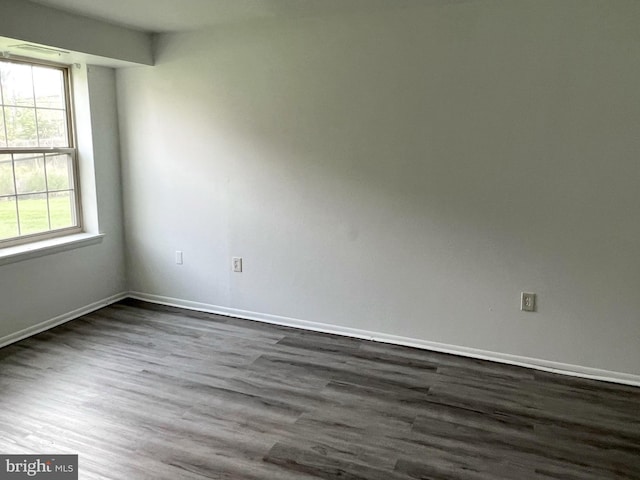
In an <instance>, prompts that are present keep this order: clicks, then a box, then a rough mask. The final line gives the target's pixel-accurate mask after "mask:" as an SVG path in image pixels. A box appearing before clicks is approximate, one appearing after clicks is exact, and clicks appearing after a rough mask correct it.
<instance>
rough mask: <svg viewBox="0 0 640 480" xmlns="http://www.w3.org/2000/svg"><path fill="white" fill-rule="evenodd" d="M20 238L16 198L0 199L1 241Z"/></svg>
mask: <svg viewBox="0 0 640 480" xmlns="http://www.w3.org/2000/svg"><path fill="white" fill-rule="evenodd" d="M17 236H18V213H17V211H16V197H5V198H0V240H5V239H7V238H12V237H17Z"/></svg>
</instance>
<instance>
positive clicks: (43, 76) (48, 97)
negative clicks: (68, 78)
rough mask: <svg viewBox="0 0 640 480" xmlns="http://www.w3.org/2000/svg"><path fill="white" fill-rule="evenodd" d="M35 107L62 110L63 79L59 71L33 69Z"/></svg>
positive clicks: (63, 105)
mask: <svg viewBox="0 0 640 480" xmlns="http://www.w3.org/2000/svg"><path fill="white" fill-rule="evenodd" d="M33 88H34V90H35V92H36V106H38V107H50V108H59V109H64V108H65V104H64V79H63V77H62V72H61V71H60V70H55V69H52V68H45V67H33Z"/></svg>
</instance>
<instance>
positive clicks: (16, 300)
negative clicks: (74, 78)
mask: <svg viewBox="0 0 640 480" xmlns="http://www.w3.org/2000/svg"><path fill="white" fill-rule="evenodd" d="M83 68H85V67H83ZM76 74H77V75H78V76H80V77H85V78H86V79H87V80H86V81H83V80H82V78H81V80H80V82H79V83H80V85H77V87H79V86H81V85H84V87H85V88H84V90H85V91H84V92H76V93H78V95H80V96H82V95H83V94H84V95H85V97H87V96H88V98H83V99H81V103H82V104H83V105H85V106H87V107H88V106H89V104H90V112H87V113H89V122H90V128H86V127H87V126H86V125H81V126H80V127H81V129H82V130H83V131H85V132H89V134H90V135H91V132H93V134H92V142H93V144H92V146H91V142H88V143H89V144H90V149H92V151H91V152H89V154H91V155H92V156H93V168H91V169H90V172H87V171H84V172H82V173H83V179H86V180H89V175H91V176H94V178H93V179H91V180H93V182H89V181H85V184H84V187H86V188H85V189H84V193H85V195H86V196H87V197H89V196H90V195H92V196H93V199H94V201H93V203H94V204H95V203H96V200H95V199H96V198H97V214H98V218H97V219H98V221H99V227H98V225H94V227H95V228H96V229H98V228H99V230H100V231H101V232H102V233H104V239H103V241H102V242H101V243H100V244H97V245H91V246H86V247H82V248H78V249H74V250H70V251H65V252H60V253H56V254H53V255H47V256H42V257H39V258H34V259H30V260H25V261H21V262H18V263H12V264H8V265H2V266H0V339H3V337H7V336H9V335H15V334H16V333H17V332H20V331H22V330H25V329H29V328H32V327H34V326H37V325H38V324H40V323H42V322H45V321H48V320H51V319H53V318H54V317H57V316H61V315H65V314H68V313H69V312H72V311H74V310H77V309H82V308H84V307H86V306H87V305H90V304H93V303H95V302H100V301H102V300H103V299H106V298H108V297H111V296H113V295H117V294H121V293H123V292H126V290H127V285H126V272H125V263H124V245H123V241H124V234H123V220H122V192H121V181H120V162H119V152H118V150H119V149H118V144H119V141H118V126H117V111H116V97H115V91H116V90H115V71H114V70H112V69H109V68H104V67H89V70H88V72H87V71H86V70H85V71H84V72H77V73H76ZM87 100H88V102H87ZM83 142H84V144H87V139H86V138H85V139H83ZM92 183H93V185H92ZM81 187H82V185H81ZM86 200H87V203H89V200H90V199H89V198H87V199H86Z"/></svg>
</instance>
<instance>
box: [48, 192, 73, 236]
mask: <svg viewBox="0 0 640 480" xmlns="http://www.w3.org/2000/svg"><path fill="white" fill-rule="evenodd" d="M73 197H74V195H73V192H55V193H50V194H49V212H50V215H51V228H52V229H58V228H67V227H74V226H75V225H76V215H75V208H74V206H75V202H74V199H73Z"/></svg>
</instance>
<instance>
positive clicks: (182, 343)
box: [0, 300, 640, 480]
mask: <svg viewBox="0 0 640 480" xmlns="http://www.w3.org/2000/svg"><path fill="white" fill-rule="evenodd" d="M0 453H5V454H8V453H20V454H28V453H58V454H63V453H73V454H79V460H80V478H81V479H131V480H137V479H194V480H195V479H204V478H215V479H241V480H244V479H248V480H258V479H269V480H272V479H283V480H289V479H301V480H305V479H342V480H356V479H357V480H360V479H369V480H375V479H383V480H411V479H430V480H489V479H491V480H493V479H516V480H527V479H539V480H549V479H564V480H574V479H575V480H603V479H640V389H638V388H634V387H629V386H622V385H615V384H609V383H603V382H596V381H591V380H583V379H575V378H570V377H564V376H559V375H554V374H549V373H543V372H538V371H533V370H529V369H525V368H519V367H511V366H505V365H500V364H494V363H491V362H484V361H479V360H473V359H467V358H461V357H456V356H452V355H444V354H439V353H434V352H428V351H421V350H415V349H411V348H405V347H399V346H392V345H385V344H380V343H374V342H369V341H365V340H357V339H350V338H345V337H339V336H333V335H325V334H319V333H313V332H308V331H302V330H296V329H290V328H284V327H278V326H272V325H265V324H261V323H257V322H250V321H246V320H239V319H234V318H228V317H221V316H216V315H210V314H204V313H198V312H191V311H186V310H181V309H177V308H171V307H160V306H156V305H151V304H147V303H143V302H139V301H135V300H126V301H123V302H120V303H118V304H115V305H112V306H110V307H107V308H104V309H102V310H99V311H96V312H94V313H92V314H89V315H86V316H84V317H82V318H80V319H78V320H75V321H72V322H69V323H67V324H65V325H63V326H60V327H57V328H55V329H52V330H50V331H48V332H45V333H42V334H39V335H37V336H35V337H32V338H29V339H27V340H24V341H21V342H19V343H16V344H14V345H11V346H9V347H5V348H3V349H0Z"/></svg>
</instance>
